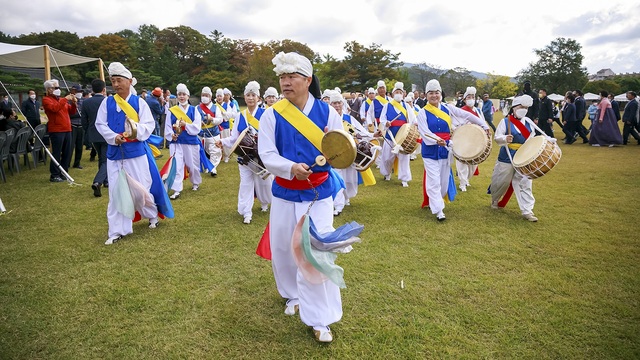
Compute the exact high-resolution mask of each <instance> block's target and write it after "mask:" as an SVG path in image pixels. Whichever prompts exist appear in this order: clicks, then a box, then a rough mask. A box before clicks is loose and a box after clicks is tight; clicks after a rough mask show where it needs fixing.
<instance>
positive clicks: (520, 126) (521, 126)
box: [509, 115, 531, 139]
mask: <svg viewBox="0 0 640 360" xmlns="http://www.w3.org/2000/svg"><path fill="white" fill-rule="evenodd" d="M509 122H510V123H512V124H513V126H515V127H516V129H518V131H520V134H522V136H524V138H525V139H528V138H529V135H531V131H529V129H527V127H526V126H524V124H523V123H522V121H520V120H518V119H516V118H514V117H513V115H509Z"/></svg>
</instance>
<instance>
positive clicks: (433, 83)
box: [425, 79, 442, 92]
mask: <svg viewBox="0 0 640 360" xmlns="http://www.w3.org/2000/svg"><path fill="white" fill-rule="evenodd" d="M425 91H426V92H429V91H440V92H442V87H440V82H439V81H438V80H436V79H432V80H429V82H427V86H425Z"/></svg>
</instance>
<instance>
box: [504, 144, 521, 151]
mask: <svg viewBox="0 0 640 360" xmlns="http://www.w3.org/2000/svg"><path fill="white" fill-rule="evenodd" d="M507 146H508V147H509V149H511V150H518V149H520V146H522V144H514V143H511V144H508V145H507Z"/></svg>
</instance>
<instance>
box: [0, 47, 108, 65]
mask: <svg viewBox="0 0 640 360" xmlns="http://www.w3.org/2000/svg"><path fill="white" fill-rule="evenodd" d="M47 49H48V52H49V53H50V57H51V65H53V66H55V65H57V66H69V65H76V64H83V63H87V62H91V61H98V60H99V59H98V58H90V57H84V56H80V55H74V54H69V53H67V52H64V51H61V50H57V49H54V48H52V47H50V46H48V45H15V44H7V43H0V65H2V66H13V67H22V68H44V67H45V62H44V58H45V52H46V51H47Z"/></svg>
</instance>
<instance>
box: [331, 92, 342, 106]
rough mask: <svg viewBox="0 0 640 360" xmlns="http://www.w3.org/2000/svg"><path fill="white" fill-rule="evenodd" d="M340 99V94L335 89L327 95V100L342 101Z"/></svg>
mask: <svg viewBox="0 0 640 360" xmlns="http://www.w3.org/2000/svg"><path fill="white" fill-rule="evenodd" d="M342 99H343V97H342V94H340V93H339V92H337V91H331V94H330V95H329V102H332V103H334V102H342Z"/></svg>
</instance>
